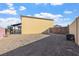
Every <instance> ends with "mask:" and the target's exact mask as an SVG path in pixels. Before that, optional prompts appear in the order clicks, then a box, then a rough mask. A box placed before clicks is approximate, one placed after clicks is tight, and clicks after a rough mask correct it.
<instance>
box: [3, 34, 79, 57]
mask: <svg viewBox="0 0 79 59" xmlns="http://www.w3.org/2000/svg"><path fill="white" fill-rule="evenodd" d="M2 56H79V46H77V45H76V44H75V43H74V42H72V41H67V40H66V37H65V35H55V34H51V35H50V36H49V37H47V38H43V39H42V40H38V41H36V42H33V43H30V44H28V45H25V46H22V47H20V48H17V49H15V50H13V51H10V52H8V53H5V54H2Z"/></svg>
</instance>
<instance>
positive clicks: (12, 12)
mask: <svg viewBox="0 0 79 59" xmlns="http://www.w3.org/2000/svg"><path fill="white" fill-rule="evenodd" d="M0 14H12V15H15V14H16V10H11V9H6V10H1V11H0Z"/></svg>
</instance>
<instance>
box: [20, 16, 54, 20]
mask: <svg viewBox="0 0 79 59" xmlns="http://www.w3.org/2000/svg"><path fill="white" fill-rule="evenodd" d="M21 17H28V18H35V19H44V20H50V21H54V20H53V19H47V18H40V17H33V16H23V15H21Z"/></svg>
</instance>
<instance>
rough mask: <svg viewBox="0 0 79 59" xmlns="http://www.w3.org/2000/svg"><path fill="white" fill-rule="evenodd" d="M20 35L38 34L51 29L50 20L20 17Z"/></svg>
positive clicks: (51, 23)
mask: <svg viewBox="0 0 79 59" xmlns="http://www.w3.org/2000/svg"><path fill="white" fill-rule="evenodd" d="M21 19H22V30H21V32H22V34H39V33H42V32H44V31H46V30H47V29H49V28H51V27H53V26H54V25H53V23H54V22H53V20H52V19H44V18H36V17H30V16H22V17H21Z"/></svg>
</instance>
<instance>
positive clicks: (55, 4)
mask: <svg viewBox="0 0 79 59" xmlns="http://www.w3.org/2000/svg"><path fill="white" fill-rule="evenodd" d="M63 4H64V3H50V5H63Z"/></svg>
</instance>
